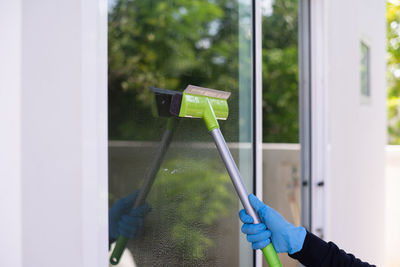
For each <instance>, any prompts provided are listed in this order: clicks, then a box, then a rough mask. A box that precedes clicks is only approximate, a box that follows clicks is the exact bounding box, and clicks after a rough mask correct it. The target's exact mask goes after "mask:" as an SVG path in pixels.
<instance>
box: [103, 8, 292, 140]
mask: <svg viewBox="0 0 400 267" xmlns="http://www.w3.org/2000/svg"><path fill="white" fill-rule="evenodd" d="M272 8H273V12H272V13H271V14H267V15H265V16H264V17H263V48H262V49H263V51H262V54H263V87H264V93H263V115H264V123H263V130H264V142H298V129H299V126H298V82H297V80H298V77H297V72H298V66H297V0H276V1H274V2H273V7H272ZM238 33H239V32H238V1H236V0H213V1H204V0H174V1H164V0H163V1H161V0H135V1H132V0H119V1H117V2H116V5H115V7H114V8H113V9H112V10H111V12H110V14H109V37H108V40H109V42H108V47H109V76H108V78H109V137H110V139H113V140H121V139H124V140H158V139H159V132H161V129H163V127H164V125H163V123H164V121H163V120H157V119H154V107H152V105H153V99H152V95H151V94H150V92H149V90H148V88H149V86H156V87H161V88H167V89H170V90H183V89H184V88H185V87H186V85H187V84H195V85H200V86H205V87H210V88H216V89H221V90H228V91H231V92H232V98H231V100H230V108H231V111H230V120H228V122H227V123H222V128H223V130H225V132H228V134H226V136H228V140H232V141H237V132H238V122H237V119H238V84H239V83H238V80H239V73H238V68H239V65H238V60H239V57H238V54H239V51H238V49H239V47H238ZM196 127H197V128H200V127H202V128H203V125H202V124H199V123H196V125H194V124H192V125H191V126H190V127H185V128H186V129H187V131H185V130H182V131H180V132H182V133H184V134H182V137H183V138H185V136H188V133H190V132H195V131H197V130H195V129H196ZM197 132H198V131H197ZM189 135H190V134H189Z"/></svg>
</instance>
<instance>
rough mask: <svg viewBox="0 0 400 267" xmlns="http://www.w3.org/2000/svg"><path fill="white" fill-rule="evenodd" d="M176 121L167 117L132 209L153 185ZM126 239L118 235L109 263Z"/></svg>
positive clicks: (118, 256) (119, 253)
mask: <svg viewBox="0 0 400 267" xmlns="http://www.w3.org/2000/svg"><path fill="white" fill-rule="evenodd" d="M177 123H178V119H176V118H170V119H168V123H167V129H166V130H165V131H164V134H163V136H162V138H161V142H160V145H159V147H158V150H157V152H156V156H155V158H154V160H153V161H152V163H151V165H150V167H149V169H148V171H147V173H146V176H145V178H144V180H143V183H142V186H141V187H140V190H139V194H138V196H137V198H136V201H135V204H134V205H133V208H134V209H136V208H139V207H140V206H141V205H143V204H144V202H145V200H146V197H147V195H148V194H149V192H150V189H151V186H152V185H153V183H154V180H155V178H156V177H157V173H158V170H159V169H160V166H161V163H162V162H163V159H164V156H165V153H166V152H167V150H168V147H169V145H170V143H171V140H172V136H173V133H174V130H175V128H176V125H177ZM128 240H129V239H128V238H127V237H125V236H123V235H120V236H119V237H118V239H117V242H116V244H115V247H114V250H113V252H112V254H111V257H110V263H111V264H112V265H117V264H118V263H119V261H120V259H121V256H122V253H123V252H124V250H125V247H126V244H127V243H128Z"/></svg>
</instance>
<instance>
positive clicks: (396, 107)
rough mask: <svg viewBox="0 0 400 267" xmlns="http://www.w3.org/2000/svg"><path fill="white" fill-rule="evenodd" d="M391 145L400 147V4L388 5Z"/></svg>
mask: <svg viewBox="0 0 400 267" xmlns="http://www.w3.org/2000/svg"><path fill="white" fill-rule="evenodd" d="M387 45H388V47H387V49H388V62H387V64H388V67H387V69H388V71H387V82H388V100H387V105H388V132H389V143H390V144H392V145H400V79H399V78H400V3H399V1H388V3H387Z"/></svg>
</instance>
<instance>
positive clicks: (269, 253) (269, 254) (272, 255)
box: [262, 243, 282, 267]
mask: <svg viewBox="0 0 400 267" xmlns="http://www.w3.org/2000/svg"><path fill="white" fill-rule="evenodd" d="M262 252H263V254H264V257H265V259H266V260H267V262H268V265H269V267H282V264H281V261H280V260H279V257H278V254H277V253H276V251H275V248H274V246H273V245H272V243H270V244H269V245H268V246H266V247H265V248H263V249H262Z"/></svg>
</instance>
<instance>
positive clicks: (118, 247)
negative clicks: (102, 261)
mask: <svg viewBox="0 0 400 267" xmlns="http://www.w3.org/2000/svg"><path fill="white" fill-rule="evenodd" d="M128 240H129V239H128V238H126V237H125V236H122V235H120V236H119V237H118V239H117V243H116V244H115V248H114V250H113V252H112V254H111V257H110V263H111V264H112V265H117V264H118V263H119V260H120V259H121V256H122V253H124V250H125V247H126V243H128Z"/></svg>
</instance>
